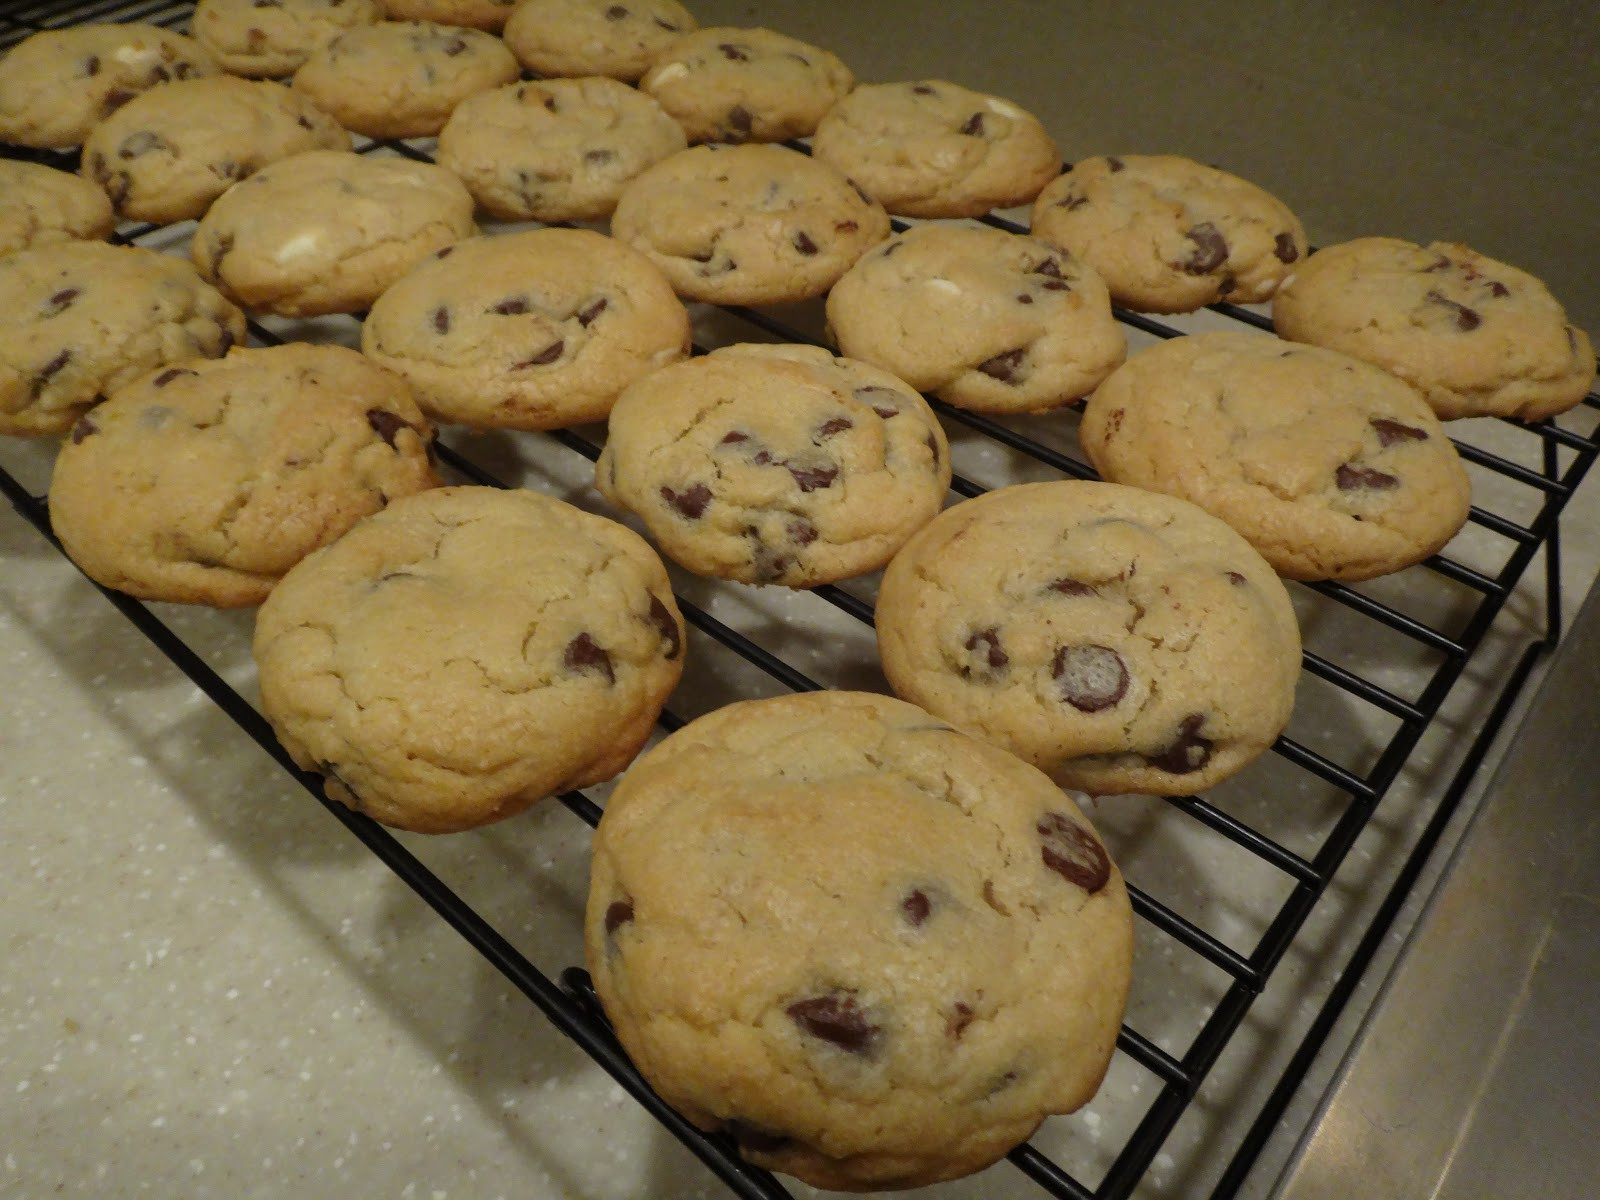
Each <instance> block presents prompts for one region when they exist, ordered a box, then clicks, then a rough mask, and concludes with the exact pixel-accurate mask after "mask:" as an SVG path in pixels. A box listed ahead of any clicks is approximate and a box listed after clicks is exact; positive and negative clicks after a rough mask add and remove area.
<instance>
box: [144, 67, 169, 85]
mask: <svg viewBox="0 0 1600 1200" xmlns="http://www.w3.org/2000/svg"><path fill="white" fill-rule="evenodd" d="M171 79H172V72H171V71H168V70H167V69H166V68H165V67H163V66H162V65H161V64H160V63H157V64H156V65H155V66H154V67H152V68H150V74H149V75H147V76H146V77H145V84H146V86H148V87H154V86H155V85H156V84H158V83H168V82H170V81H171Z"/></svg>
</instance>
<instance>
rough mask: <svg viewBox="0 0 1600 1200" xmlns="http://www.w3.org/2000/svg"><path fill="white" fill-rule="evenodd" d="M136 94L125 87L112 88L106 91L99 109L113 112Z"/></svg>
mask: <svg viewBox="0 0 1600 1200" xmlns="http://www.w3.org/2000/svg"><path fill="white" fill-rule="evenodd" d="M136 95H138V93H137V92H130V91H128V89H127V88H112V89H111V90H110V91H109V92H107V93H106V98H105V99H104V100H102V101H101V102H100V111H101V112H107V113H109V112H115V111H116V110H117V109H119V108H121V107H122V106H123V105H124V104H126V103H127V102H128V101H129V100H132V99H133V98H134V97H135V96H136Z"/></svg>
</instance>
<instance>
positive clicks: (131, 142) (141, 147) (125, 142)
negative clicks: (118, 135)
mask: <svg viewBox="0 0 1600 1200" xmlns="http://www.w3.org/2000/svg"><path fill="white" fill-rule="evenodd" d="M170 149H172V144H171V143H170V142H168V141H167V140H166V138H164V137H162V136H161V135H160V134H159V133H152V132H150V130H148V129H141V130H139V132H137V133H130V134H129V135H128V136H127V137H125V138H123V139H122V145H120V146H118V147H117V155H118V157H120V158H138V157H139V156H140V155H141V154H149V153H150V152H151V151H152V150H170Z"/></svg>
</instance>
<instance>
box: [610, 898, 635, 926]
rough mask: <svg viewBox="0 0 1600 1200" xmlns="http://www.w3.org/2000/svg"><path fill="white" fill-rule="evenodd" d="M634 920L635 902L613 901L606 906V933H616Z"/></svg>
mask: <svg viewBox="0 0 1600 1200" xmlns="http://www.w3.org/2000/svg"><path fill="white" fill-rule="evenodd" d="M631 920H633V901H631V900H613V901H612V902H611V903H610V904H608V905H606V932H607V933H608V934H611V933H615V932H616V931H617V930H618V929H619V928H621V927H622V926H623V925H626V924H627V923H628V922H629V921H631Z"/></svg>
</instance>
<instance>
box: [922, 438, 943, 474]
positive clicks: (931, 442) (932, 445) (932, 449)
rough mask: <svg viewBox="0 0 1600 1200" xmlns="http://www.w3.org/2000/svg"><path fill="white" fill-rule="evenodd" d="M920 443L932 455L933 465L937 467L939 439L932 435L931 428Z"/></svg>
mask: <svg viewBox="0 0 1600 1200" xmlns="http://www.w3.org/2000/svg"><path fill="white" fill-rule="evenodd" d="M922 444H923V445H924V446H926V447H927V448H928V453H929V454H931V455H933V465H934V466H935V467H937V466H938V465H939V439H938V438H937V437H935V436H934V435H933V431H932V430H929V431H928V436H927V437H925V438H923V439H922Z"/></svg>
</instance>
